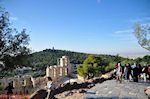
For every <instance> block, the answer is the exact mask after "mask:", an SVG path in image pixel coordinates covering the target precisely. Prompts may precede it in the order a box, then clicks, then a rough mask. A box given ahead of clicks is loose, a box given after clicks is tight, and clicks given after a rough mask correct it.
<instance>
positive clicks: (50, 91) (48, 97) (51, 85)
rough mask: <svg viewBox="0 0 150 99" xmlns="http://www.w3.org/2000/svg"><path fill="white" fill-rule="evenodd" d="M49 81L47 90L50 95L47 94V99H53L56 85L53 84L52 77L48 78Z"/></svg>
mask: <svg viewBox="0 0 150 99" xmlns="http://www.w3.org/2000/svg"><path fill="white" fill-rule="evenodd" d="M47 80H48V82H47V86H46V88H47V92H48V94H47V98H46V99H51V98H53V90H54V83H53V81H52V78H51V77H47Z"/></svg>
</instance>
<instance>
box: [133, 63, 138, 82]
mask: <svg viewBox="0 0 150 99" xmlns="http://www.w3.org/2000/svg"><path fill="white" fill-rule="evenodd" d="M133 75H134V82H138V75H139V68H138V65H137V64H136V67H135V68H133Z"/></svg>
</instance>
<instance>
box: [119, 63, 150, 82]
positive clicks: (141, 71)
mask: <svg viewBox="0 0 150 99" xmlns="http://www.w3.org/2000/svg"><path fill="white" fill-rule="evenodd" d="M147 76H148V78H147ZM139 78H143V79H144V81H145V82H146V81H147V80H150V66H143V67H142V66H141V65H140V64H136V63H134V64H133V65H132V66H131V65H130V63H128V64H125V65H121V63H118V64H116V79H117V81H119V82H120V83H121V82H122V79H125V81H130V80H133V81H134V82H138V79H139Z"/></svg>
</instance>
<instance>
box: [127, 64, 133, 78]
mask: <svg viewBox="0 0 150 99" xmlns="http://www.w3.org/2000/svg"><path fill="white" fill-rule="evenodd" d="M128 67H129V68H128V74H129V80H131V79H133V75H132V67H131V65H130V63H128ZM130 78H131V79H130Z"/></svg>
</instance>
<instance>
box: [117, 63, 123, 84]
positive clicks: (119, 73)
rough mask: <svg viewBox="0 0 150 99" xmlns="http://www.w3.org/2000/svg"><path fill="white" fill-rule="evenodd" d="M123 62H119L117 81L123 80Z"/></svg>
mask: <svg viewBox="0 0 150 99" xmlns="http://www.w3.org/2000/svg"><path fill="white" fill-rule="evenodd" d="M121 69H122V68H121V64H120V63H118V71H117V81H119V82H120V83H121V82H122V77H121V76H122V70H121Z"/></svg>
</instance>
